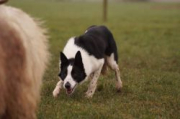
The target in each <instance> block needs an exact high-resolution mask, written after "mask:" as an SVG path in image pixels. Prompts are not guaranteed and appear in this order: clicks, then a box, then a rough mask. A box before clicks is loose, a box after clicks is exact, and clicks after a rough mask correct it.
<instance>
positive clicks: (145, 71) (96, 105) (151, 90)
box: [9, 0, 180, 119]
mask: <svg viewBox="0 0 180 119" xmlns="http://www.w3.org/2000/svg"><path fill="white" fill-rule="evenodd" d="M9 4H10V5H12V6H15V7H18V8H21V9H23V10H24V11H26V12H27V13H29V14H31V16H33V17H38V18H41V19H42V20H45V21H46V23H45V27H47V28H48V29H49V36H50V39H49V44H50V51H51V53H52V56H51V62H50V65H49V68H48V70H47V72H46V73H45V76H44V79H43V85H42V93H41V102H40V104H39V108H38V111H37V117H38V119H121V118H122V119H133V118H136V119H155V118H157V119H159V118H160V119H161V118H162V119H178V118H179V117H180V4H179V3H110V4H109V8H108V10H109V11H108V22H107V23H103V22H102V15H101V12H102V5H101V3H87V2H55V1H35V0H31V1H30V0H14V1H10V2H9ZM94 24H97V25H101V24H103V25H106V26H108V27H109V29H111V31H112V32H113V34H114V37H115V39H116V42H117V46H118V50H119V66H120V70H121V77H122V81H123V84H124V87H123V91H122V93H116V90H115V80H114V73H113V72H108V75H107V76H101V77H100V79H99V81H98V88H97V91H96V92H95V95H94V97H93V98H92V99H86V98H85V97H84V93H85V91H86V90H87V86H88V82H87V83H85V84H83V85H81V86H79V87H78V88H77V90H76V92H75V93H74V95H73V96H71V97H68V96H67V95H66V94H65V91H64V90H62V92H61V94H60V96H59V97H58V98H56V99H55V98H53V97H52V91H53V89H54V87H55V85H56V83H57V81H58V79H57V74H58V60H59V52H60V51H61V50H62V49H63V47H64V45H65V43H66V41H67V39H68V38H70V37H71V36H76V35H80V34H82V33H83V32H84V31H85V29H86V28H87V27H89V26H91V25H94Z"/></svg>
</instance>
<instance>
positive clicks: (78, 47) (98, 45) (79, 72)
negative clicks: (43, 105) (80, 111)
mask: <svg viewBox="0 0 180 119" xmlns="http://www.w3.org/2000/svg"><path fill="white" fill-rule="evenodd" d="M106 65H108V66H109V67H110V68H111V69H112V70H113V71H115V75H116V81H117V82H116V87H117V90H118V91H120V90H121V88H122V81H121V78H120V72H119V67H118V53H117V46H116V43H115V40H114V38H113V35H112V33H111V32H110V31H109V30H108V28H107V27H105V26H91V27H89V28H88V29H87V30H86V31H85V33H84V34H83V35H81V36H79V37H72V38H70V39H69V40H68V42H67V44H66V46H65V47H64V50H63V52H60V73H59V79H60V81H59V82H58V83H57V85H56V87H55V89H54V91H53V96H54V97H57V95H58V94H59V92H60V89H61V88H62V86H63V87H64V88H65V89H66V93H67V94H68V95H70V94H72V93H73V92H74V90H75V88H76V87H77V85H78V84H80V83H82V82H84V81H85V80H87V79H90V84H89V88H88V90H87V92H86V97H88V98H91V97H92V96H93V94H94V92H95V90H96V87H97V80H98V78H99V75H100V74H101V72H102V70H103V69H104V70H105V67H106Z"/></svg>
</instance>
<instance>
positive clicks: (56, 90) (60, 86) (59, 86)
mask: <svg viewBox="0 0 180 119" xmlns="http://www.w3.org/2000/svg"><path fill="white" fill-rule="evenodd" d="M62 85H63V81H62V80H60V81H59V82H58V83H57V84H56V87H55V89H54V91H53V96H54V97H57V96H58V94H59V92H60V90H61V88H62Z"/></svg>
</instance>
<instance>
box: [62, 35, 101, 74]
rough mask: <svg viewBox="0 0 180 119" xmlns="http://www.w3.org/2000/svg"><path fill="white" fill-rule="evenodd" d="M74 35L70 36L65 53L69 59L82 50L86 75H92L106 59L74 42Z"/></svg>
mask: <svg viewBox="0 0 180 119" xmlns="http://www.w3.org/2000/svg"><path fill="white" fill-rule="evenodd" d="M74 40H75V39H74V37H72V38H70V39H69V40H68V42H67V44H66V46H65V48H64V50H63V53H64V54H65V55H66V57H67V58H68V59H70V58H74V57H75V54H76V53H77V52H78V51H80V52H81V56H82V61H83V65H84V69H85V73H86V75H88V76H89V75H90V74H91V73H92V72H94V71H96V70H98V68H99V67H100V65H102V64H103V63H104V59H97V58H95V57H94V56H93V55H91V56H89V54H88V53H87V52H86V51H85V50H84V49H83V48H81V47H79V46H77V45H75V44H74Z"/></svg>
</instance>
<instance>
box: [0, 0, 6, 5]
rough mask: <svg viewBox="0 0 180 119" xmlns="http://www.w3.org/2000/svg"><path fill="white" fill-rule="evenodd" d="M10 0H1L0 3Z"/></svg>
mask: <svg viewBox="0 0 180 119" xmlns="http://www.w3.org/2000/svg"><path fill="white" fill-rule="evenodd" d="M7 1H8V0H0V4H3V3H6V2H7Z"/></svg>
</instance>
